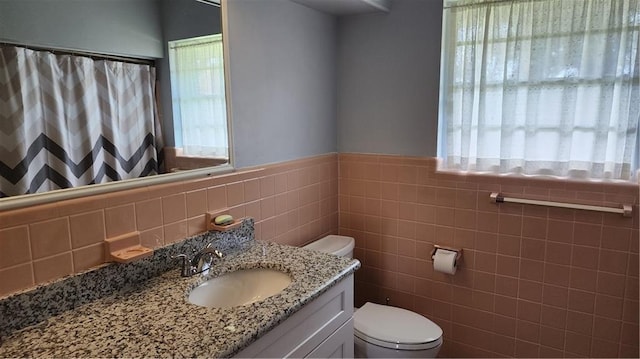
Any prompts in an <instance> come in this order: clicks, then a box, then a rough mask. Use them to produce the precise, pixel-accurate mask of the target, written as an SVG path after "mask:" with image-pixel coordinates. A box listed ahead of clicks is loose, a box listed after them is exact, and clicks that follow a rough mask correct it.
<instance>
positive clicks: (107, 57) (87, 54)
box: [0, 41, 155, 66]
mask: <svg viewBox="0 0 640 359" xmlns="http://www.w3.org/2000/svg"><path fill="white" fill-rule="evenodd" d="M0 46H15V47H22V48H25V49H29V50H34V51H46V52H50V53H52V54H55V55H57V54H60V55H73V56H82V57H89V58H91V59H93V60H112V61H119V62H126V63H130V64H137V65H150V66H155V60H153V59H145V58H136V57H128V56H120V55H110V54H103V53H99V52H91V51H85V50H74V49H66V48H61V47H46V46H36V45H26V44H21V43H14V42H7V41H3V42H0Z"/></svg>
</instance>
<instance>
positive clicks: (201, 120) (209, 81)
mask: <svg viewBox="0 0 640 359" xmlns="http://www.w3.org/2000/svg"><path fill="white" fill-rule="evenodd" d="M169 53H170V58H169V64H170V71H171V93H172V95H171V96H172V101H173V120H174V123H175V127H176V146H177V147H182V149H183V153H184V154H185V155H193V156H207V157H211V156H212V157H223V158H228V155H229V154H228V147H229V146H228V143H227V141H228V137H227V112H226V103H225V91H224V66H223V56H222V36H221V34H217V35H209V36H202V37H198V38H193V39H187V40H177V41H172V42H170V43H169Z"/></svg>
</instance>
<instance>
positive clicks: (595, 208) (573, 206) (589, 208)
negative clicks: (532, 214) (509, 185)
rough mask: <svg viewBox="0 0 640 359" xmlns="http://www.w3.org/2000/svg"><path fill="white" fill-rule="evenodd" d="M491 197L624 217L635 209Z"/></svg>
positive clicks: (493, 200) (496, 194) (498, 196)
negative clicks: (617, 214) (615, 214)
mask: <svg viewBox="0 0 640 359" xmlns="http://www.w3.org/2000/svg"><path fill="white" fill-rule="evenodd" d="M489 198H491V202H493V203H506V202H509V203H520V204H532V205H536V206H547V207H559V208H570V209H582V210H586V211H598V212H607V213H619V214H622V216H623V217H631V213H632V211H633V207H632V206H631V205H628V204H623V205H621V206H620V207H621V208H615V207H604V206H592V205H587V204H577V203H565V202H553V201H540V200H535V199H526V198H510V197H503V196H502V195H501V194H500V193H498V192H493V193H491V195H489Z"/></svg>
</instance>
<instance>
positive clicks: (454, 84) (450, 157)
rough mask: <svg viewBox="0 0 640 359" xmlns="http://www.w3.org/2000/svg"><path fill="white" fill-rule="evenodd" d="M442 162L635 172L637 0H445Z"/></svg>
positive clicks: (581, 172)
mask: <svg viewBox="0 0 640 359" xmlns="http://www.w3.org/2000/svg"><path fill="white" fill-rule="evenodd" d="M443 14H444V21H443V43H442V68H441V88H440V97H441V98H440V115H439V128H440V133H439V150H438V151H439V156H440V157H441V158H443V159H444V167H445V168H446V169H455V170H461V171H482V172H494V173H517V174H524V175H552V176H561V177H572V178H585V179H621V180H628V179H630V178H632V177H633V175H634V171H635V169H636V168H637V167H638V122H639V121H640V66H639V61H640V60H639V58H640V56H639V55H640V54H639V50H638V47H639V45H638V44H639V43H640V0H580V1H566V0H520V1H508V0H502V1H500V0H445V8H444V13H443Z"/></svg>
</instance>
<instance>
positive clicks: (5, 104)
mask: <svg viewBox="0 0 640 359" xmlns="http://www.w3.org/2000/svg"><path fill="white" fill-rule="evenodd" d="M154 86H155V69H154V68H153V67H151V66H149V65H141V64H132V63H124V62H118V61H109V60H94V59H91V58H88V57H83V56H73V55H61V54H53V53H51V52H47V51H34V50H31V49H27V48H23V47H16V46H7V45H5V46H0V197H4V196H14V195H20V194H27V193H36V192H45V191H49V190H54V189H59V188H68V187H76V186H82V185H87V184H94V183H104V182H109V181H115V180H122V179H130V178H136V177H141V176H148V175H151V174H156V173H158V155H157V151H159V150H160V148H161V138H162V136H161V134H160V129H159V122H158V119H157V116H156V104H155V101H154Z"/></svg>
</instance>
